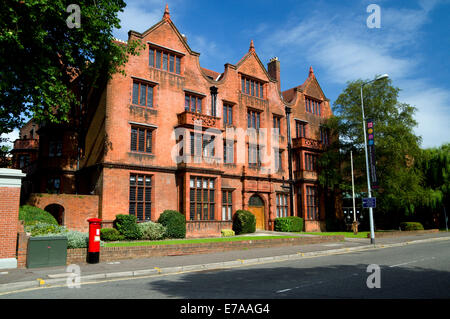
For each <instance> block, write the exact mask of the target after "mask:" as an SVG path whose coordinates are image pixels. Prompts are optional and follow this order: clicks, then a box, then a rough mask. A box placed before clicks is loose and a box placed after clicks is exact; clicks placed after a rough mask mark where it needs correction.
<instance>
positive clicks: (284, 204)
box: [277, 194, 288, 217]
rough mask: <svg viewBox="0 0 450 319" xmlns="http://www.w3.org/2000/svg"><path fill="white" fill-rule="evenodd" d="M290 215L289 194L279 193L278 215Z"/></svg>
mask: <svg viewBox="0 0 450 319" xmlns="http://www.w3.org/2000/svg"><path fill="white" fill-rule="evenodd" d="M287 216H288V201H287V195H285V194H277V217H287Z"/></svg>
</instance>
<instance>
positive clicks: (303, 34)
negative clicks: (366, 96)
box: [115, 0, 450, 147]
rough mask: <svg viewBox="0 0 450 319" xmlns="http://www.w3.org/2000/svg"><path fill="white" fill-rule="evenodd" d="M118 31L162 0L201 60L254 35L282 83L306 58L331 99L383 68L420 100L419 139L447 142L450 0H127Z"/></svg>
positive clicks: (152, 19) (155, 16) (239, 50)
mask: <svg viewBox="0 0 450 319" xmlns="http://www.w3.org/2000/svg"><path fill="white" fill-rule="evenodd" d="M126 2H127V7H126V8H125V10H124V12H123V13H121V15H120V17H121V20H122V29H120V30H117V31H116V32H115V36H116V37H117V38H120V39H122V40H127V37H128V36H127V32H128V30H130V29H132V30H136V31H139V32H143V31H145V30H146V29H147V28H149V27H150V26H151V25H153V24H154V23H156V22H158V21H159V20H160V19H161V17H162V14H163V11H164V7H165V4H166V3H167V4H168V5H169V9H170V14H171V18H172V21H173V22H174V23H175V25H176V26H177V28H178V29H179V31H180V32H181V33H183V34H185V35H186V36H187V38H188V43H189V45H190V47H191V48H192V49H193V50H194V51H197V52H199V53H200V54H201V55H200V63H201V65H202V67H205V68H208V69H212V70H214V71H217V72H223V70H224V64H225V63H232V64H235V63H237V62H238V61H239V60H240V58H241V57H242V56H243V55H244V54H245V53H246V52H247V51H248V47H249V43H250V40H252V39H253V40H254V42H255V48H256V52H257V54H258V56H259V57H260V59H261V61H262V62H263V63H264V64H265V65H267V62H268V61H269V60H270V58H272V57H274V56H277V57H278V58H279V60H280V62H281V80H282V82H281V87H282V90H286V89H288V88H291V87H294V86H296V85H300V84H302V83H303V81H304V80H305V78H306V77H307V75H308V70H309V67H310V66H313V68H314V72H315V74H316V76H317V78H318V80H319V83H320V84H321V86H322V89H323V90H324V92H325V94H326V95H327V97H328V98H329V99H330V100H331V102H334V101H335V100H336V98H337V97H338V95H339V94H340V93H341V92H342V90H343V89H344V88H345V85H346V82H347V81H352V80H356V79H358V78H362V79H372V78H373V77H374V76H375V75H376V74H384V73H388V74H389V75H390V77H391V79H392V80H393V84H394V85H395V86H397V87H399V88H401V89H402V91H401V93H400V101H401V102H405V103H409V104H411V105H414V106H416V107H417V108H418V111H417V113H416V120H417V121H418V123H419V125H418V127H417V129H416V133H417V134H418V135H421V136H422V138H423V143H422V146H423V147H433V146H439V145H441V144H442V143H445V142H450V134H449V133H447V128H448V126H449V123H450V23H449V20H448V18H449V17H450V1H449V0H441V1H439V0H424V1H420V0H410V1H399V0H396V1H394V0H389V1H388V0H371V1H364V0H360V1H354V0H353V1H323V0H322V1H321V0H306V1H299V0H296V1H291V0H288V1H273V0H247V1H218V0H209V1H206V0H195V1H182V0H170V1H169V0H164V1H160V0H133V1H132V0H128V1H126ZM372 3H374V4H377V5H378V6H379V7H380V8H381V15H380V17H381V27H380V28H379V29H378V28H372V29H370V28H368V27H367V24H366V20H367V18H368V17H369V15H370V14H371V12H369V13H368V12H367V11H366V9H367V6H368V5H370V4H372Z"/></svg>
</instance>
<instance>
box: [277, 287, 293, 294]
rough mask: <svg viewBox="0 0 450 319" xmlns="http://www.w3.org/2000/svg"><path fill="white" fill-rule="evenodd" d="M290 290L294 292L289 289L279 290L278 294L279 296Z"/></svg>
mask: <svg viewBox="0 0 450 319" xmlns="http://www.w3.org/2000/svg"><path fill="white" fill-rule="evenodd" d="M289 290H292V289H291V288H289V289H283V290H278V291H277V292H276V293H277V294H279V293H282V292H286V291H289Z"/></svg>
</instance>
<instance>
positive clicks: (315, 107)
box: [305, 97, 322, 116]
mask: <svg viewBox="0 0 450 319" xmlns="http://www.w3.org/2000/svg"><path fill="white" fill-rule="evenodd" d="M305 110H306V112H309V113H313V114H315V115H319V116H321V115H322V102H320V101H318V100H314V99H311V98H309V97H305Z"/></svg>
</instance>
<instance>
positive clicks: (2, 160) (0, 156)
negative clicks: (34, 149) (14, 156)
mask: <svg viewBox="0 0 450 319" xmlns="http://www.w3.org/2000/svg"><path fill="white" fill-rule="evenodd" d="M8 141H9V140H8V139H7V138H3V137H0V168H9V167H11V166H12V161H11V153H10V151H11V147H9V146H8V145H1V144H2V143H7V142H8Z"/></svg>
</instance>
